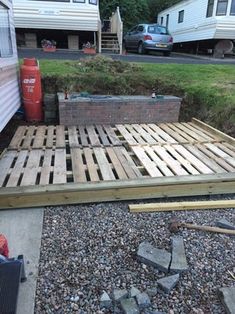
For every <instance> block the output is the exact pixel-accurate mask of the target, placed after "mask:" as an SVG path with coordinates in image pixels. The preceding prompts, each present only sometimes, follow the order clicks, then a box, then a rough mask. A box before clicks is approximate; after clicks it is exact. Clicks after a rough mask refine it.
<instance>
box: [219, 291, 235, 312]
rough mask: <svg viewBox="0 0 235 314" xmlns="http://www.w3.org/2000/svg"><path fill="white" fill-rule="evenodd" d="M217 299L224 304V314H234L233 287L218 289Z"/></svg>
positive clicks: (234, 298)
mask: <svg viewBox="0 0 235 314" xmlns="http://www.w3.org/2000/svg"><path fill="white" fill-rule="evenodd" d="M219 297H220V299H221V301H222V303H223V304H224V307H225V309H226V313H228V314H234V313H235V286H233V287H225V288H220V289H219Z"/></svg>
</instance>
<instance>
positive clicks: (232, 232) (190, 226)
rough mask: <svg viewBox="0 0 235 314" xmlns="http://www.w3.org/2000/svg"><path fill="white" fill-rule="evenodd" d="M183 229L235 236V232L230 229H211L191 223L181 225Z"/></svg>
mask: <svg viewBox="0 0 235 314" xmlns="http://www.w3.org/2000/svg"><path fill="white" fill-rule="evenodd" d="M180 226H181V227H184V228H189V229H195V230H202V231H209V232H215V233H225V234H232V235H235V230H230V229H224V228H218V227H210V226H199V225H194V224H189V223H184V222H183V223H181V224H180Z"/></svg>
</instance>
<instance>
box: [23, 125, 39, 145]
mask: <svg viewBox="0 0 235 314" xmlns="http://www.w3.org/2000/svg"><path fill="white" fill-rule="evenodd" d="M35 128H36V127H35V126H30V127H28V129H27V131H26V134H25V137H24V139H23V144H22V146H21V148H22V149H30V147H31V145H32V141H33V136H34V131H35Z"/></svg>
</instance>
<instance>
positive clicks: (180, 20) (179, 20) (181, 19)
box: [178, 10, 184, 23]
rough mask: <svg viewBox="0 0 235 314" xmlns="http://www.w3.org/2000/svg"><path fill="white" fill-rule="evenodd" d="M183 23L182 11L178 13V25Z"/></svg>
mask: <svg viewBox="0 0 235 314" xmlns="http://www.w3.org/2000/svg"><path fill="white" fill-rule="evenodd" d="M183 21H184V10H181V11H179V16H178V23H183Z"/></svg>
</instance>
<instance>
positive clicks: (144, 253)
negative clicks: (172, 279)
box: [137, 242, 171, 273]
mask: <svg viewBox="0 0 235 314" xmlns="http://www.w3.org/2000/svg"><path fill="white" fill-rule="evenodd" d="M137 256H138V258H139V260H140V261H141V262H142V263H144V264H146V265H150V266H153V267H156V268H157V269H159V270H160V271H163V272H165V273H167V272H168V269H169V265H170V261H171V254H170V253H169V252H167V251H166V250H163V249H157V248H155V247H153V246H152V244H151V243H149V242H142V243H141V244H140V245H139V248H138V252H137Z"/></svg>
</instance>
